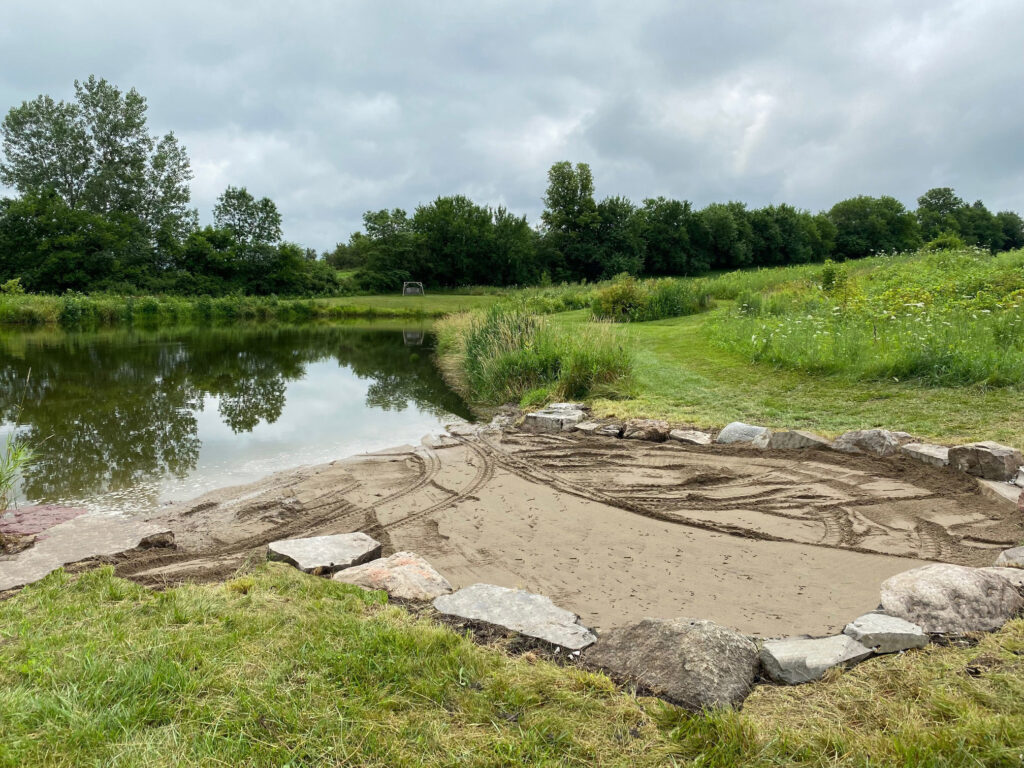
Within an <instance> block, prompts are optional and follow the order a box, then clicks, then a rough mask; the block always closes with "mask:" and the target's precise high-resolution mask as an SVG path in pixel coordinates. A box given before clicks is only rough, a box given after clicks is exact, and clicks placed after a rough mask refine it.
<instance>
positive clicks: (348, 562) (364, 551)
mask: <svg viewBox="0 0 1024 768" xmlns="http://www.w3.org/2000/svg"><path fill="white" fill-rule="evenodd" d="M380 550H381V545H380V542H379V541H377V540H376V539H373V538H371V537H369V536H367V535H366V534H365V533H361V532H356V533H338V534H334V535H332V536H311V537H309V538H305V539H282V540H281V541H272V542H270V543H269V544H268V545H267V559H268V560H280V561H282V562H285V563H289V564H291V565H294V566H295V567H296V568H298V569H299V570H300V571H303V572H305V573H316V574H328V573H334V572H335V571H340V570H341V569H343V568H351V567H352V566H353V565H359V564H360V563H365V562H366V561H367V560H373V559H374V558H377V557H380Z"/></svg>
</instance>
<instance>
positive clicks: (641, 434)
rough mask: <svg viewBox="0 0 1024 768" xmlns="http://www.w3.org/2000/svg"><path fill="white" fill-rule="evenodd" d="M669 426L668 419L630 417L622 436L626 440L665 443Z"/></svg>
mask: <svg viewBox="0 0 1024 768" xmlns="http://www.w3.org/2000/svg"><path fill="white" fill-rule="evenodd" d="M668 433H669V426H668V422H667V421H661V420H660V419H630V420H629V421H627V422H626V426H625V428H624V429H623V430H622V437H623V439H625V440H650V441H651V442H655V443H663V442H665V440H666V439H667V438H668Z"/></svg>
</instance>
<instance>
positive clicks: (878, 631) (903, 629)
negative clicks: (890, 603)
mask: <svg viewBox="0 0 1024 768" xmlns="http://www.w3.org/2000/svg"><path fill="white" fill-rule="evenodd" d="M843 634H844V635H846V636H847V637H852V638H853V639H854V640H856V641H857V642H858V643H860V644H861V645H863V646H864V647H865V648H870V649H871V650H872V651H874V652H875V653H898V652H899V651H906V650H908V649H910V648H924V647H925V646H926V645H928V635H927V633H926V632H925V631H924V630H923V629H921V628H920V627H919V626H917V624H912V623H911V622H909V621H906V620H905V619H901V618H899V617H897V616H887V615H886V614H884V613H866V614H864V615H863V616H861V617H859V618H856V619H854V620H853V621H851V622H850V623H849V624H847V625H846V629H844V630H843Z"/></svg>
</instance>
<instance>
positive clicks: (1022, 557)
mask: <svg viewBox="0 0 1024 768" xmlns="http://www.w3.org/2000/svg"><path fill="white" fill-rule="evenodd" d="M996 565H998V566H1001V567H1003V568H1024V547H1014V548H1013V549H1004V550H1003V551H1002V552H1000V553H999V557H997V558H996Z"/></svg>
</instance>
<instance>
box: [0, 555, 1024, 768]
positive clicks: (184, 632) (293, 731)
mask: <svg viewBox="0 0 1024 768" xmlns="http://www.w3.org/2000/svg"><path fill="white" fill-rule="evenodd" d="M1022 666H1024V621H1016V622H1011V623H1010V624H1008V625H1007V626H1006V627H1004V628H1003V629H1002V630H1001V631H1000V632H998V633H995V634H993V635H988V636H985V637H984V638H983V639H982V640H981V644H980V645H979V646H977V647H972V648H951V647H947V648H941V647H938V646H931V647H929V648H928V649H926V650H923V651H913V652H910V653H907V654H902V655H897V656H888V657H884V658H880V659H875V660H871V661H869V662H867V663H864V664H862V665H860V666H858V667H857V668H855V669H854V670H852V671H850V672H847V673H839V672H838V671H837V672H835V673H831V674H830V679H829V680H828V681H826V682H824V683H820V684H812V685H805V686H799V687H795V688H786V687H773V686H764V687H760V688H758V689H757V690H756V691H755V692H754V694H753V695H752V696H751V698H750V699H748V701H747V704H746V706H745V707H744V710H743V711H742V712H739V713H736V712H733V711H731V710H730V711H718V712H710V713H705V714H698V715H691V714H688V713H686V712H684V711H682V710H679V709H677V708H675V707H672V706H670V705H668V704H666V703H664V702H661V701H659V700H656V699H651V698H642V697H636V696H633V695H631V694H630V693H629V692H628V691H624V690H622V689H620V688H617V687H616V686H614V685H613V684H612V683H611V681H609V680H608V679H607V678H606V677H605V676H603V675H600V674H596V673H592V672H588V671H585V670H583V669H580V668H575V667H569V668H563V667H558V666H555V665H553V664H551V663H549V662H547V661H544V660H542V659H540V658H538V657H536V656H532V655H526V656H519V657H513V656H509V655H508V654H506V653H504V652H502V651H500V650H496V649H493V648H486V647H480V646H478V645H475V644H474V643H473V642H472V641H471V640H469V639H468V638H467V637H464V636H462V635H460V634H457V633H456V632H454V631H452V630H450V629H447V628H445V627H441V626H438V625H436V624H434V623H432V622H430V621H429V620H426V619H420V618H415V617H413V616H412V615H411V614H410V613H408V612H407V611H406V610H404V609H402V608H398V607H394V606H390V605H387V604H386V598H385V596H384V594H383V593H371V592H363V591H361V590H359V589H358V588H356V587H350V586H347V585H343V584H338V583H336V582H333V581H330V580H329V579H324V578H319V577H314V576H308V575H305V574H302V573H300V572H298V571H297V570H295V569H293V568H290V567H289V566H286V565H284V564H279V563H274V564H268V563H264V564H260V565H258V566H256V567H255V568H254V569H253V570H252V571H251V572H249V573H246V574H243V575H240V576H238V577H236V578H235V579H233V580H230V581H228V582H226V583H224V584H211V585H198V586H197V585H188V586H182V587H177V588H173V589H168V590H166V591H163V592H154V591H151V590H148V589H145V588H143V587H141V586H139V585H137V584H134V583H132V582H129V581H125V580H123V579H119V578H116V577H115V576H114V575H113V574H112V571H111V570H110V569H99V570H94V571H90V572H87V573H85V574H82V575H80V576H75V577H71V576H68V575H66V574H65V573H64V572H62V571H58V572H56V573H54V574H52V575H51V576H49V577H48V578H46V579H45V580H43V581H42V582H40V583H38V584H36V585H33V586H30V587H28V588H26V589H24V590H23V591H22V592H20V593H18V594H17V595H15V596H13V597H11V598H10V599H7V600H4V601H0V765H3V766H33V768H35V767H37V766H39V767H43V766H61V767H65V766H66V767H67V768H71V767H74V768H82V767H83V766H96V767H97V768H99V766H104V767H107V766H124V767H128V766H141V767H144V768H163V767H164V766H203V768H207V767H209V766H233V767H236V766H268V767H269V766H274V768H280V767H281V766H293V767H294V766H309V767H310V768H312V767H313V766H317V768H320V767H322V766H389V767H394V766H524V765H526V766H548V765H551V766H555V765H557V766H654V765H700V766H778V765H806V766H832V765H836V766H894V765H896V766H903V765H908V766H909V765H915V766H916V765H929V766H940V765H942V766H946V765H949V766H977V765H1007V766H1009V765H1020V764H1021V763H1020V761H1021V760H1024V757H1022V752H1024V683H1022V682H1021V681H1022V679H1024V676H1022V674H1021V667H1022Z"/></svg>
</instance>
